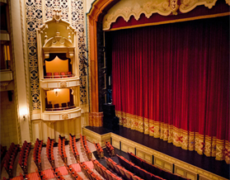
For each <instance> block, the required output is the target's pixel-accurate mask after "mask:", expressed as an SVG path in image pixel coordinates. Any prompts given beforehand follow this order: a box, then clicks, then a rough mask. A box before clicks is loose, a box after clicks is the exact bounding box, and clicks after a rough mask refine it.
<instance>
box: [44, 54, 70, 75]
mask: <svg viewBox="0 0 230 180" xmlns="http://www.w3.org/2000/svg"><path fill="white" fill-rule="evenodd" d="M68 64H69V63H68V60H65V61H63V60H60V59H59V58H58V57H56V58H55V59H54V60H53V61H50V62H49V61H45V66H46V72H52V73H54V72H67V71H69V66H68Z"/></svg>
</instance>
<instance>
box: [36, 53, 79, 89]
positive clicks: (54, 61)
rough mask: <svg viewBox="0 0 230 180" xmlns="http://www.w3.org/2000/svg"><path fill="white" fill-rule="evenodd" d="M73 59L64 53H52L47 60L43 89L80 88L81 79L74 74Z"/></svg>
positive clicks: (41, 82) (41, 80) (41, 83)
mask: <svg viewBox="0 0 230 180" xmlns="http://www.w3.org/2000/svg"><path fill="white" fill-rule="evenodd" d="M72 72H73V68H72V64H71V59H70V58H67V57H66V54H64V53H51V54H50V58H48V59H45V63H44V66H43V76H42V78H41V79H40V86H41V88H43V89H45V90H46V89H52V88H55V89H57V88H68V87H69V88H70V87H75V86H79V85H80V82H79V77H77V76H76V75H75V74H73V73H72Z"/></svg>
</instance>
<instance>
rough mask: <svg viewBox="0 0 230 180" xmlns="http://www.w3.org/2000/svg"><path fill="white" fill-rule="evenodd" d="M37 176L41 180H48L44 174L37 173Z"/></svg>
mask: <svg viewBox="0 0 230 180" xmlns="http://www.w3.org/2000/svg"><path fill="white" fill-rule="evenodd" d="M39 176H40V178H41V179H42V180H48V178H47V177H46V174H45V173H44V172H42V171H41V172H39Z"/></svg>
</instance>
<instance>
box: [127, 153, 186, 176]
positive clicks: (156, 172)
mask: <svg viewBox="0 0 230 180" xmlns="http://www.w3.org/2000/svg"><path fill="white" fill-rule="evenodd" d="M128 154H129V158H130V160H131V161H132V162H133V163H134V164H136V165H137V166H139V167H140V168H142V169H144V170H146V171H148V172H151V173H153V174H154V175H157V176H160V177H162V178H164V179H167V180H188V179H187V178H183V177H181V176H178V175H176V174H173V173H170V172H168V171H165V170H163V169H161V168H159V167H157V166H154V165H152V164H150V163H148V162H146V161H145V160H143V159H141V158H139V157H137V156H136V155H134V154H133V153H128Z"/></svg>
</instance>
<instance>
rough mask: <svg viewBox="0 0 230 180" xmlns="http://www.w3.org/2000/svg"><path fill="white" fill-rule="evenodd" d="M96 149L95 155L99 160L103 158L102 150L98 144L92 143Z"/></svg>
mask: <svg viewBox="0 0 230 180" xmlns="http://www.w3.org/2000/svg"><path fill="white" fill-rule="evenodd" d="M94 145H95V147H96V149H97V155H98V157H99V158H100V159H102V158H104V151H103V149H102V148H101V146H100V144H99V143H94Z"/></svg>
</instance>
